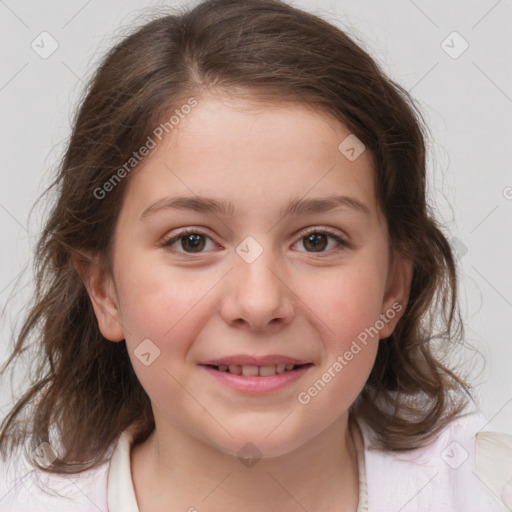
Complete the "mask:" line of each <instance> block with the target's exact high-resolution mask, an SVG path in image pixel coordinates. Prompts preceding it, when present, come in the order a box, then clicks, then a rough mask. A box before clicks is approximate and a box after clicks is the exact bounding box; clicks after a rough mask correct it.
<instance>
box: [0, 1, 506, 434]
mask: <svg viewBox="0 0 512 512" xmlns="http://www.w3.org/2000/svg"><path fill="white" fill-rule="evenodd" d="M188 3H190V4H193V3H195V2H179V4H180V5H184V4H188ZM293 4H294V5H296V6H298V7H302V8H305V9H306V10H309V11H312V12H315V13H317V14H320V15H322V16H323V17H325V18H327V19H328V20H329V21H331V22H333V23H335V24H338V25H339V26H340V27H342V28H344V29H345V30H348V32H349V33H350V34H351V35H352V36H355V37H356V38H357V39H358V40H359V41H360V42H361V43H362V44H363V45H364V46H365V48H366V49H367V50H368V51H370V53H371V54H372V55H373V56H374V57H375V58H376V59H377V61H378V62H380V64H381V65H382V66H383V68H384V70H385V71H386V72H387V73H388V74H389V75H390V76H391V77H392V78H393V79H394V80H396V81H397V82H399V83H400V84H402V85H403V86H404V87H405V88H406V89H408V90H409V91H412V93H413V95H414V97H415V98H416V99H417V101H418V102H419V105H420V107H421V109H422V111H423V113H424V115H425V118H426V120H427V123H428V124H429V126H430V129H431V133H432V144H431V145H430V148H429V149H430V154H429V171H430V193H431V197H432V198H433V200H434V201H435V202H436V204H437V207H438V212H439V213H438V218H439V219H440V220H441V221H442V222H443V224H444V226H445V227H446V230H447V232H450V233H451V235H449V236H450V237H451V236H453V237H455V238H454V239H453V240H452V243H453V245H454V247H455V248H456V250H457V254H458V257H459V264H460V277H461V283H460V292H461V307H462V313H463V316H464V319H465V321H466V339H467V340H468V342H469V343H471V344H472V345H474V346H476V347H478V349H479V350H480V351H481V352H482V353H483V355H484V357H485V359H486V365H485V367H483V368H482V367H481V365H480V363H481V358H480V357H478V356H475V354H474V353H473V352H469V351H466V352H464V359H465V360H466V362H467V364H469V365H473V366H475V368H476V369H479V370H480V371H479V372H478V373H476V374H475V377H474V380H473V383H474V385H475V387H476V390H477V391H478V396H479V399H480V401H481V407H482V411H483V413H484V414H485V415H486V417H487V419H488V420H489V423H488V425H487V426H486V429H487V430H497V431H506V432H512V384H511V382H512V379H511V366H512V337H511V327H512V271H511V270H510V264H511V262H512V242H511V234H512V229H511V219H512V170H511V169H512V166H511V163H512V152H511V146H512V144H511V140H510V138H511V135H512V71H511V70H512V66H511V64H512V62H511V61H512V58H511V50H512V31H511V30H510V27H511V26H512V1H511V0H508V1H506V0H501V1H496V0H482V1H475V0H473V1H463V0H458V1H451V2H446V1H442V0H435V1H429V2H427V1H420V0H415V1H412V0H397V1H388V2H382V1H379V0H367V1H361V0H347V1H334V0H331V1H328V0H326V1H320V0H316V1H315V0H301V1H298V0H297V1H295V2H293ZM165 5H172V2H142V1H140V0H111V1H109V2H101V1H100V0H89V1H87V0H72V1H68V2H58V1H56V0H47V1H45V2H37V1H35V0H32V1H18V2H16V1H15V0H6V1H2V0H0V46H1V47H2V49H3V62H2V66H1V69H0V108H1V120H2V122H1V128H0V129H1V141H2V144H1V152H2V153H1V167H0V237H1V252H0V307H2V308H4V307H5V309H4V311H3V315H2V318H1V338H0V362H3V361H4V360H5V358H6V357H7V353H8V352H7V351H8V348H9V346H10V343H11V338H12V329H13V328H14V329H16V328H17V327H19V326H20V325H21V320H22V313H24V312H25V310H26V301H27V300H28V298H29V297H30V294H31V290H32V271H31V257H32V251H33V245H34V243H35V241H36V240H37V236H38V233H39V231H40V229H41V218H42V217H41V216H42V215H43V213H44V208H41V207H39V208H37V209H36V210H34V213H33V215H32V216H31V217H30V218H29V210H30V208H31V207H32V205H33V203H34V201H35V200H36V198H37V197H38V196H39V194H40V193H41V192H42V191H43V190H44V187H45V186H46V185H47V184H48V183H49V175H50V174H49V173H50V171H51V170H52V169H53V168H54V167H55V165H56V164H57V162H58V159H59V157H60V156H61V154H62V152H63V150H64V142H65V139H66V137H67V136H68V134H69V129H70V119H71V115H72V111H73V105H74V104H75V103H76V101H77V100H78V98H79V95H80V92H81V90H82V87H83V82H84V81H85V80H86V79H87V78H88V77H89V76H90V74H91V73H92V72H93V70H94V65H95V63H97V62H98V59H99V58H100V57H101V55H102V54H103V52H104V51H105V50H106V49H107V48H109V47H110V46H111V45H112V44H113V43H114V42H116V41H117V40H118V39H119V37H120V36H122V34H123V33H125V32H126V30H127V28H126V27H127V26H128V27H129V26H133V25H134V24H140V23H143V22H144V21H145V20H147V11H146V9H147V8H148V7H154V8H156V9H157V10H158V9H159V7H162V6H165ZM123 27H124V28H123ZM454 31H456V32H458V33H459V34H460V36H461V37H459V36H457V35H453V32H454ZM42 32H48V33H49V34H50V36H51V38H50V37H49V36H44V35H43V36H41V35H40V34H41V33H42ZM53 40H55V41H56V43H53ZM443 41H445V42H444V43H443ZM466 42H467V43H466ZM31 44H33V46H35V48H37V51H38V52H39V53H42V52H44V51H49V50H50V49H51V45H52V44H58V48H57V49H56V51H55V52H54V53H52V54H51V55H50V56H48V57H47V58H42V57H41V56H40V54H39V53H37V52H36V51H35V49H33V48H32V47H31ZM466 44H468V45H469V46H468V48H467V49H466V50H465V51H464V52H463V53H461V51H462V50H463V49H464V48H465V46H466ZM450 54H451V55H450ZM16 377H17V380H18V381H20V382H22V379H23V377H24V376H23V374H22V373H21V371H20V372H19V373H18V374H17V375H16ZM10 403H11V385H10V382H3V383H2V388H1V390H0V416H2V415H4V414H5V413H6V411H7V409H8V407H9V405H10Z"/></svg>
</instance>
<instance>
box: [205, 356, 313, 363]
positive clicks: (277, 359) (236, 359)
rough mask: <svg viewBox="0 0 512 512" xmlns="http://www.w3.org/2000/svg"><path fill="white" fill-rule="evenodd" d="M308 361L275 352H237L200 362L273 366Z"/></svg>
mask: <svg viewBox="0 0 512 512" xmlns="http://www.w3.org/2000/svg"><path fill="white" fill-rule="evenodd" d="M308 363H310V361H306V360H304V359H296V358H294V357H288V356H281V355H277V354H269V355H267V356H260V357H256V356H250V355H246V354H239V355H234V356H226V357H219V358H218V359H210V360H208V361H204V362H202V363H200V364H203V365H206V364H209V365H214V366H219V365H220V364H225V365H228V366H229V365H230V364H236V365H240V366H273V365H277V364H296V365H300V364H308Z"/></svg>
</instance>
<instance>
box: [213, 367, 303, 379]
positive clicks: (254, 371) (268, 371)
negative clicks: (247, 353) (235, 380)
mask: <svg viewBox="0 0 512 512" xmlns="http://www.w3.org/2000/svg"><path fill="white" fill-rule="evenodd" d="M294 366H295V365H294V364H276V365H269V366H254V365H239V364H230V365H229V366H228V365H227V364H219V365H218V366H217V369H218V370H219V371H221V372H227V373H233V374H235V375H244V376H245V377H256V376H258V375H259V376H260V377H270V376H272V375H276V374H280V373H283V372H287V371H290V370H293V368H294Z"/></svg>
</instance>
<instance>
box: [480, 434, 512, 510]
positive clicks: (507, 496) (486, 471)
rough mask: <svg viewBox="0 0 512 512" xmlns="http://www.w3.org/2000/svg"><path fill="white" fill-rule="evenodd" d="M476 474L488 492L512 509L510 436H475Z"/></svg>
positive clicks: (511, 438) (511, 448)
mask: <svg viewBox="0 0 512 512" xmlns="http://www.w3.org/2000/svg"><path fill="white" fill-rule="evenodd" d="M476 474H477V476H478V478H479V479H480V480H481V481H482V483H483V484H484V485H485V486H486V487H488V489H489V490H490V492H492V493H493V494H494V495H495V496H496V497H497V498H498V499H500V500H501V501H503V503H505V505H507V506H508V507H509V509H512V434H505V433H502V432H488V431H484V432H478V433H477V434H476Z"/></svg>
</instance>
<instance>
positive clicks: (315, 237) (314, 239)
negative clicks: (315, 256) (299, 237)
mask: <svg viewBox="0 0 512 512" xmlns="http://www.w3.org/2000/svg"><path fill="white" fill-rule="evenodd" d="M319 238H322V240H320V241H319ZM326 239H327V237H326V235H324V234H323V233H312V234H311V235H308V236H307V237H306V240H307V244H311V246H312V247H313V249H318V247H319V246H320V249H325V247H326ZM322 242H323V243H322ZM307 244H304V245H307ZM306 248H307V247H306Z"/></svg>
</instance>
